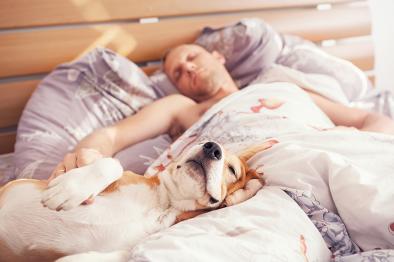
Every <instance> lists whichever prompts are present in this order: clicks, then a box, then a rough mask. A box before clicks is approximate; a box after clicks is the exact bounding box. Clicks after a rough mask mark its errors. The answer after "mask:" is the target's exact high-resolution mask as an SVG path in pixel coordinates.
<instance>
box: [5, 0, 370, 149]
mask: <svg viewBox="0 0 394 262" xmlns="http://www.w3.org/2000/svg"><path fill="white" fill-rule="evenodd" d="M244 17H260V18H262V19H264V20H265V21H266V22H268V23H270V24H271V25H272V26H273V27H274V28H275V29H277V30H278V31H280V32H282V33H290V34H295V35H299V36H302V37H304V38H306V39H309V40H312V41H314V42H316V43H318V44H319V45H322V48H323V49H324V50H326V51H327V52H329V53H331V54H334V55H337V56H339V57H342V58H345V59H348V60H350V61H352V62H353V63H354V64H356V65H357V66H359V67H360V68H361V69H362V70H364V71H366V72H367V73H368V74H369V75H370V77H373V76H371V73H370V72H372V70H373V46H372V40H371V37H370V32H371V21H370V14H369V9H368V5H367V1H366V0H364V1H354V0H353V1H350V0H297V1H293V0H281V1H279V0H198V1H185V0H145V1H141V0H60V1H53V0H36V1H31V0H2V1H0V153H7V152H12V151H13V147H14V143H15V131H16V127H17V124H18V120H19V117H20V115H21V113H22V110H23V107H24V105H25V104H26V102H27V100H28V98H29V96H30V95H31V93H32V92H33V90H34V89H35V87H36V86H37V84H38V82H39V81H40V79H42V78H43V77H44V76H45V75H46V74H47V73H48V72H49V71H50V70H52V69H53V68H54V67H55V66H56V65H58V64H60V63H64V62H67V61H71V60H73V59H75V58H77V57H79V56H81V55H82V54H84V53H86V52H87V51H89V50H91V49H93V48H94V47H96V46H104V47H108V48H110V49H113V50H114V51H116V52H118V53H120V54H122V55H125V56H127V57H129V58H130V59H131V60H133V61H134V62H136V63H138V64H140V65H141V66H142V67H143V68H144V70H145V71H146V72H147V73H149V72H152V70H154V69H155V68H156V67H157V63H155V61H158V60H159V58H160V57H161V56H162V54H163V52H164V51H165V50H167V49H168V48H170V47H172V46H175V45H178V44H180V43H186V42H192V41H193V40H194V39H195V38H196V36H197V35H198V33H199V32H200V30H201V29H202V28H203V27H204V26H213V27H214V26H222V25H225V24H229V23H232V22H236V21H237V20H239V19H240V18H244Z"/></svg>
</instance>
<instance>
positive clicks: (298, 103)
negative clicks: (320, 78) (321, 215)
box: [132, 83, 394, 261]
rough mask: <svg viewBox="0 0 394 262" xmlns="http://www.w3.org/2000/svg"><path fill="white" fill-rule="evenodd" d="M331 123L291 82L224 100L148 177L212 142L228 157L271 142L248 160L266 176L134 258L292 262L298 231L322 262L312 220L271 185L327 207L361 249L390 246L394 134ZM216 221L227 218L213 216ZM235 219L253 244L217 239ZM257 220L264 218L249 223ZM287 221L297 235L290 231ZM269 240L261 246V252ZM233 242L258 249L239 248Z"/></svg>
mask: <svg viewBox="0 0 394 262" xmlns="http://www.w3.org/2000/svg"><path fill="white" fill-rule="evenodd" d="M261 101H265V106H261V104H262V102H261ZM278 101H281V103H283V104H281V103H279V102H278ZM272 105H274V106H272ZM330 127H333V124H332V123H331V121H330V120H329V119H328V118H327V117H326V116H325V115H324V114H323V113H322V112H321V111H320V109H319V108H318V107H317V106H316V105H315V104H314V103H313V102H312V100H311V99H310V98H309V96H308V95H307V94H306V93H305V92H304V91H303V90H302V89H300V88H298V87H297V86H295V85H293V84H290V83H272V84H258V85H254V86H250V87H248V88H246V89H244V90H242V91H240V92H237V93H235V94H233V95H231V96H229V97H226V98H225V99H223V100H222V101H220V102H219V103H218V104H217V105H215V106H214V107H212V108H211V109H210V110H209V111H208V112H207V113H206V114H205V115H204V116H203V117H202V119H201V120H200V121H198V122H197V123H196V124H195V125H193V126H192V127H191V128H190V129H189V130H188V131H187V132H186V133H185V134H184V135H183V136H181V137H180V138H179V139H178V140H177V141H176V142H175V143H174V144H173V145H172V146H171V148H170V149H169V150H168V151H167V152H164V153H163V155H162V156H161V157H160V158H159V159H158V160H157V161H156V162H155V163H154V164H153V165H152V166H151V168H150V169H149V170H148V172H150V173H149V174H150V175H154V174H156V173H157V172H159V171H157V170H158V168H157V167H158V166H160V165H164V166H165V165H166V164H167V163H168V162H169V161H170V158H169V157H168V156H174V155H177V154H179V153H181V152H182V149H183V148H185V147H187V146H189V145H191V144H194V143H197V142H200V141H206V140H214V141H217V142H220V143H222V144H223V145H225V147H226V148H227V149H228V150H230V151H241V150H243V149H246V148H248V147H249V146H251V145H254V144H256V143H259V142H261V141H264V140H266V139H269V138H275V139H277V140H278V141H279V143H278V144H276V145H274V146H273V147H272V148H271V149H269V150H267V151H264V152H262V153H260V154H258V155H256V156H255V157H254V158H253V159H252V160H251V161H250V164H251V165H252V167H254V168H256V169H258V170H259V171H263V172H264V174H265V175H264V176H265V178H266V179H267V182H268V186H267V187H265V188H263V189H262V191H261V192H260V193H259V194H258V195H257V196H256V197H254V198H253V199H252V200H250V201H248V202H246V203H245V204H242V205H239V206H234V207H231V208H226V209H223V210H218V211H215V212H211V213H208V214H206V215H204V216H203V217H201V218H196V219H192V220H189V221H185V222H183V223H182V224H180V225H177V226H175V227H172V228H170V229H168V230H167V231H165V233H164V232H163V233H159V234H158V235H154V236H152V237H151V238H149V240H147V241H144V242H142V243H140V244H139V245H138V246H137V247H136V248H135V249H134V251H133V252H132V254H133V256H134V255H135V256H139V257H144V258H147V260H149V261H155V259H152V260H151V258H153V257H155V256H159V254H163V253H161V251H163V250H167V251H168V252H167V251H166V253H165V254H166V257H167V256H168V258H166V259H168V260H173V261H174V260H177V259H179V258H180V257H181V255H185V256H186V254H193V257H192V259H191V260H195V261H207V260H211V261H212V260H225V259H226V260H228V259H229V260H231V259H234V260H235V259H237V261H240V260H241V261H242V259H240V256H242V257H243V258H246V257H253V256H254V255H255V254H256V252H260V251H261V253H258V255H259V254H261V256H263V254H271V256H270V258H271V259H274V260H275V257H274V255H275V254H276V252H277V251H278V252H279V251H280V254H282V255H283V256H287V255H289V257H291V259H289V260H288V261H297V260H296V259H295V253H297V252H300V249H295V247H296V246H297V245H296V244H295V242H291V241H295V240H296V239H298V240H299V239H300V234H302V235H303V236H304V238H305V239H306V241H307V242H306V243H307V246H308V248H307V252H306V255H307V257H308V259H309V261H327V260H329V256H327V250H326V249H325V248H324V246H323V245H322V243H323V242H322V238H321V236H319V235H316V234H314V233H312V232H313V230H312V229H310V228H309V225H310V224H309V222H310V220H309V219H308V218H307V217H306V216H302V215H301V213H302V211H301V209H299V208H297V206H292V205H290V204H289V203H287V202H286V201H284V199H287V198H285V197H283V198H280V197H279V196H280V195H281V193H278V191H277V187H281V188H286V189H296V190H301V191H304V192H305V194H309V195H311V196H314V197H315V198H316V200H317V201H318V202H320V203H321V205H322V206H324V207H326V208H327V209H328V210H329V211H333V212H338V213H339V215H340V216H341V217H342V219H343V220H344V222H345V224H346V227H347V229H348V231H349V233H350V236H351V237H352V240H353V241H354V242H355V243H356V244H358V245H359V246H360V247H361V248H362V249H364V250H371V249H374V248H388V249H390V248H393V246H394V235H393V231H392V230H393V228H394V224H393V222H394V215H393V212H392V210H394V201H393V200H394V194H393V190H392V188H393V186H394V176H393V171H394V161H393V160H394V159H393V158H394V137H393V136H388V135H383V134H375V133H368V132H360V131H355V130H349V131H348V130H345V131H335V130H331V131H330V130H328V131H326V130H325V129H326V128H330ZM273 186H276V189H272V188H271V187H273ZM275 197H278V199H276V200H274V199H275ZM271 198H272V200H271ZM279 199H281V201H279ZM230 210H231V211H230ZM229 212H231V213H230V215H229ZM300 212H301V213H300ZM250 214H253V215H250ZM273 214H278V215H273ZM279 214H280V215H279ZM220 217H223V218H224V217H226V219H221V220H218V219H219V218H220ZM238 220H239V223H237V224H236V225H237V226H239V227H242V228H243V231H247V232H249V231H250V232H253V234H252V233H250V234H252V235H253V239H252V238H251V239H249V238H247V236H249V235H248V234H246V235H245V236H242V234H241V235H239V236H237V237H233V238H227V236H226V237H225V238H223V232H228V231H231V230H235V229H234V228H236V226H235V224H232V223H234V221H238ZM260 220H261V221H264V222H263V223H260V222H257V221H260ZM301 220H303V222H302V221H301ZM218 221H220V222H218ZM227 223H229V224H227ZM293 225H294V229H296V231H288V229H289V228H290V227H291V228H293ZM296 225H297V226H296ZM298 229H300V230H298ZM283 236H285V237H284V238H283ZM230 239H231V240H230ZM235 239H236V240H235ZM268 239H272V241H271V242H269V241H268ZM279 239H280V241H278V240H279ZM338 239H339V238H338ZM310 240H312V242H309V241H310ZM267 241H268V242H269V244H268V246H269V248H268V249H265V246H267ZM286 241H290V242H286ZM312 243H313V244H312ZM239 245H240V246H253V245H256V246H255V247H253V248H251V249H250V250H249V251H245V250H246V249H244V248H241V247H238V246H239ZM196 250H198V252H197V251H196ZM268 250H269V251H272V252H271V253H268ZM182 252H183V253H182ZM226 254H230V255H229V258H227V255H226ZM297 254H298V253H297ZM155 258H157V257H155ZM208 258H209V259H208ZM261 258H262V257H259V260H260V261H262V260H261ZM243 260H245V259H243ZM263 260H264V259H263ZM264 261H267V260H264ZM275 261H286V259H283V260H280V259H279V258H278V260H275Z"/></svg>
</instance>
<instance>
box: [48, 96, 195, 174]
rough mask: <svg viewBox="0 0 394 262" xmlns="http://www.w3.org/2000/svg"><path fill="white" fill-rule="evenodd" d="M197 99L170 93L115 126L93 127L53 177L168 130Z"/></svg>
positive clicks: (55, 171) (66, 157) (56, 169)
mask: <svg viewBox="0 0 394 262" xmlns="http://www.w3.org/2000/svg"><path fill="white" fill-rule="evenodd" d="M194 103H195V102H194V101H192V100H191V99H189V98H187V97H185V96H182V95H171V96H168V97H164V98H162V99H159V100H157V101H155V102H153V103H152V104H150V105H147V106H146V107H144V108H142V109H141V110H140V111H139V112H137V113H136V114H135V115H132V116H130V117H127V118H125V119H123V120H121V121H119V122H118V123H116V124H114V125H113V126H109V127H105V128H101V129H98V130H96V131H94V132H93V133H91V134H90V135H88V136H87V137H85V138H84V139H83V140H81V142H80V143H79V144H78V145H77V146H76V148H75V150H74V151H73V152H71V153H69V154H67V155H66V156H65V158H64V160H63V161H62V162H61V163H59V165H58V166H57V167H56V168H55V170H54V172H53V173H52V176H51V178H53V177H56V176H57V175H60V174H62V173H64V172H66V171H69V170H71V169H73V168H76V167H80V166H84V165H87V164H90V163H92V162H93V161H94V160H96V159H98V158H101V157H103V156H113V155H114V154H115V153H117V152H118V151H120V150H122V149H123V148H125V147H127V146H129V145H133V144H135V143H138V142H141V141H143V140H145V139H149V138H153V137H155V136H158V135H160V134H164V133H167V132H168V131H169V129H170V128H171V126H172V125H174V124H176V123H174V121H175V120H176V119H177V115H178V114H179V112H181V111H184V110H187V109H188V108H189V107H190V106H192V105H193V104H194Z"/></svg>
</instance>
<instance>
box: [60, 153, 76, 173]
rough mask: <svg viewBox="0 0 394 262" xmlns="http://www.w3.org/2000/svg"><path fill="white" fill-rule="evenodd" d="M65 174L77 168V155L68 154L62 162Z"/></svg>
mask: <svg viewBox="0 0 394 262" xmlns="http://www.w3.org/2000/svg"><path fill="white" fill-rule="evenodd" d="M63 163H64V167H65V168H66V172H67V171H70V170H71V169H74V168H77V155H76V154H75V153H68V154H67V155H66V156H65V157H64V160H63Z"/></svg>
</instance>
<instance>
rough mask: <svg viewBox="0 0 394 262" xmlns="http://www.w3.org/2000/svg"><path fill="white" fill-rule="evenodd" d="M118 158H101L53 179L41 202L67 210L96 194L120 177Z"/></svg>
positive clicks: (53, 207) (120, 168)
mask: <svg viewBox="0 0 394 262" xmlns="http://www.w3.org/2000/svg"><path fill="white" fill-rule="evenodd" d="M122 173H123V169H122V167H121V165H120V163H119V161H118V160H116V159H113V158H101V159H98V160H96V161H95V162H93V163H92V164H91V165H87V166H84V167H80V168H76V169H73V170H71V171H69V172H67V173H66V174H64V175H61V176H58V177H56V178H55V179H53V180H52V181H51V182H50V183H49V185H48V188H47V189H46V190H45V191H44V192H43V194H42V199H41V202H42V204H43V205H44V206H47V207H48V208H50V209H53V210H69V209H72V208H74V207H77V206H79V205H80V204H81V203H82V202H84V201H85V200H87V199H88V198H90V197H94V196H96V195H98V194H99V193H100V192H101V191H103V190H104V189H105V188H106V187H107V186H108V185H110V184H111V183H112V182H114V181H115V180H117V179H118V178H120V177H121V175H122Z"/></svg>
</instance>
